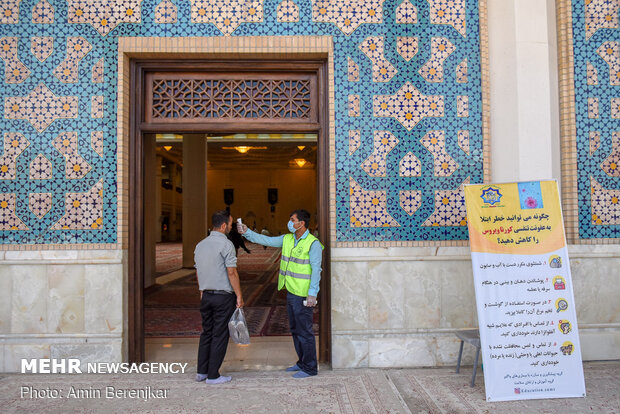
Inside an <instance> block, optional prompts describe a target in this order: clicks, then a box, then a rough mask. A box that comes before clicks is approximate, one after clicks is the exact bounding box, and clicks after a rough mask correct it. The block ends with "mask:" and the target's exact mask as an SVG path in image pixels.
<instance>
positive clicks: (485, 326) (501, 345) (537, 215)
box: [465, 181, 585, 401]
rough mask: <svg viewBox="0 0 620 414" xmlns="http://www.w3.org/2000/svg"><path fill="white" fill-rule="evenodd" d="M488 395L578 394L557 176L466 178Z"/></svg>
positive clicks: (577, 354)
mask: <svg viewBox="0 0 620 414" xmlns="http://www.w3.org/2000/svg"><path fill="white" fill-rule="evenodd" d="M465 204H466V207H467V224H468V228H469V241H470V248H471V257H472V266H473V272H474V286H475V291H476V307H477V310H478V324H479V329H480V341H481V345H482V348H481V352H482V361H483V365H484V383H485V390H486V397H487V401H506V400H519V399H538V398H566V397H583V396H585V383H584V378H583V367H582V361H581V348H580V344H579V332H578V330H577V314H576V311H575V300H574V295H573V286H572V279H571V274H570V264H569V259H568V250H567V247H566V238H565V235H564V226H563V220H562V209H561V205H560V197H559V192H558V185H557V182H556V181H530V182H521V183H507V184H485V185H466V186H465Z"/></svg>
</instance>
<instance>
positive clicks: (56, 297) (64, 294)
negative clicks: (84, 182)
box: [0, 250, 127, 372]
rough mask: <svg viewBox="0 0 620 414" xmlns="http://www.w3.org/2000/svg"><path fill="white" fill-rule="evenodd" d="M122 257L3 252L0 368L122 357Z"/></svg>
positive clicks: (109, 252) (91, 252) (114, 252)
mask: <svg viewBox="0 0 620 414" xmlns="http://www.w3.org/2000/svg"><path fill="white" fill-rule="evenodd" d="M125 258H126V251H123V250H41V251H2V252H0V370H1V371H3V372H18V371H19V370H20V364H21V362H20V360H21V359H22V358H26V359H29V358H69V357H70V358H79V359H80V360H81V361H82V363H87V362H113V361H115V362H120V361H122V360H124V359H126V357H125V355H126V352H125V351H124V346H123V344H126V342H127V341H126V340H125V338H124V336H123V335H124V332H126V329H125V328H124V326H125V324H126V319H127V316H126V309H127V307H126V305H125V303H126V300H125V297H126V290H127V281H126V278H125V274H126V271H125V270H124V269H125V263H126V260H125Z"/></svg>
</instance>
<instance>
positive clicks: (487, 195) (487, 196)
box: [480, 187, 503, 207]
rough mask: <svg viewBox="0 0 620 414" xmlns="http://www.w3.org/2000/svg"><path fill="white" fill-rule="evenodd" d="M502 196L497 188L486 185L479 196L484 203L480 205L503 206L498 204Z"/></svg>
mask: <svg viewBox="0 0 620 414" xmlns="http://www.w3.org/2000/svg"><path fill="white" fill-rule="evenodd" d="M502 196H503V194H502V193H500V192H499V189H498V188H493V187H488V188H485V189H483V190H482V194H481V195H480V198H482V202H483V203H484V204H486V205H484V206H482V207H503V206H502V205H498V203H499V202H500V200H501V198H502Z"/></svg>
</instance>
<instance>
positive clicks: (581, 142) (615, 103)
mask: <svg viewBox="0 0 620 414" xmlns="http://www.w3.org/2000/svg"><path fill="white" fill-rule="evenodd" d="M619 6H620V2H618V1H612V0H573V1H572V27H573V45H572V47H573V52H574V73H575V84H574V88H575V108H576V113H575V118H576V127H577V131H576V132H577V134H576V136H577V188H578V194H579V201H578V206H579V237H580V238H582V239H604V238H620V202H619V200H620V28H619V25H618V24H619V21H618V8H619Z"/></svg>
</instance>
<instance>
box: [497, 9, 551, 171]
mask: <svg viewBox="0 0 620 414" xmlns="http://www.w3.org/2000/svg"><path fill="white" fill-rule="evenodd" d="M487 4H488V27H489V60H490V62H489V66H490V67H489V69H490V92H491V93H490V95H491V97H490V98H491V102H490V104H491V120H490V124H491V180H492V181H493V182H507V181H523V180H539V179H550V178H556V179H558V180H559V179H560V178H561V171H560V144H559V142H560V138H559V137H560V132H559V113H558V105H559V98H558V85H557V40H556V33H555V30H556V29H555V28H556V25H555V11H554V10H555V9H554V2H553V0H546V1H540V0H489V1H488V3H487Z"/></svg>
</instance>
